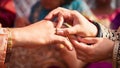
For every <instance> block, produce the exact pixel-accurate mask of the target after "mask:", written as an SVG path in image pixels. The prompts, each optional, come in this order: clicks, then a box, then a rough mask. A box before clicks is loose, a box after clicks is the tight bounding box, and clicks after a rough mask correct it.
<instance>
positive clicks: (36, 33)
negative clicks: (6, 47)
mask: <svg viewBox="0 0 120 68" xmlns="http://www.w3.org/2000/svg"><path fill="white" fill-rule="evenodd" d="M43 25H44V26H43ZM11 32H12V40H13V47H20V46H22V47H27V48H29V47H32V48H34V47H38V46H41V45H48V44H55V43H62V44H64V45H65V46H67V47H68V49H70V50H72V48H69V46H68V45H71V43H70V42H69V41H68V40H67V39H66V38H65V37H62V36H58V35H56V34H55V32H56V29H55V27H54V24H53V22H51V21H48V20H42V21H39V22H37V23H35V24H31V25H29V26H26V27H22V28H11Z"/></svg>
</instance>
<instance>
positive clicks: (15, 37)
mask: <svg viewBox="0 0 120 68" xmlns="http://www.w3.org/2000/svg"><path fill="white" fill-rule="evenodd" d="M10 30H11V35H12V42H13V47H19V46H20V40H21V37H22V34H21V30H20V28H11V29H10Z"/></svg>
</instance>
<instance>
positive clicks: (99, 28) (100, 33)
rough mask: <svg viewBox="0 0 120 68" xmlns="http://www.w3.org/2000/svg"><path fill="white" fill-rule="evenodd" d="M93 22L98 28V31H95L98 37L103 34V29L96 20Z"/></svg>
mask: <svg viewBox="0 0 120 68" xmlns="http://www.w3.org/2000/svg"><path fill="white" fill-rule="evenodd" d="M92 23H93V24H94V25H95V26H96V29H97V32H96V33H95V36H96V37H102V36H103V34H102V30H101V27H100V25H99V24H98V23H96V22H92Z"/></svg>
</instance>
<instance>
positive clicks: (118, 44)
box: [99, 24, 120, 68]
mask: <svg viewBox="0 0 120 68" xmlns="http://www.w3.org/2000/svg"><path fill="white" fill-rule="evenodd" d="M99 25H100V28H101V32H100V33H102V37H103V38H108V39H110V40H112V41H114V42H115V45H114V49H113V68H120V29H118V30H110V29H107V28H105V27H104V26H103V25H101V24H99Z"/></svg>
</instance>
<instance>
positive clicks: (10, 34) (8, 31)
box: [5, 28, 13, 63]
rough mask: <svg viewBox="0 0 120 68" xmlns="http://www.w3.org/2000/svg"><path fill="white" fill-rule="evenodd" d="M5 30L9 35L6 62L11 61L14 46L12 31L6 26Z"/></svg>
mask: <svg viewBox="0 0 120 68" xmlns="http://www.w3.org/2000/svg"><path fill="white" fill-rule="evenodd" d="M5 32H6V34H7V36H8V39H7V52H6V59H5V63H7V62H9V61H10V57H11V54H12V47H13V41H12V32H11V29H10V28H5Z"/></svg>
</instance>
